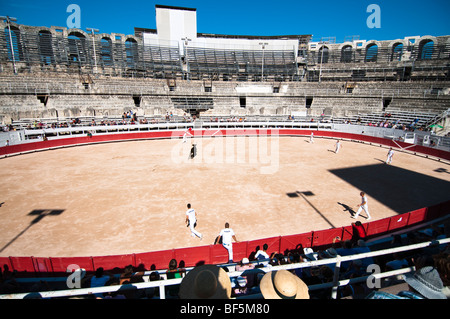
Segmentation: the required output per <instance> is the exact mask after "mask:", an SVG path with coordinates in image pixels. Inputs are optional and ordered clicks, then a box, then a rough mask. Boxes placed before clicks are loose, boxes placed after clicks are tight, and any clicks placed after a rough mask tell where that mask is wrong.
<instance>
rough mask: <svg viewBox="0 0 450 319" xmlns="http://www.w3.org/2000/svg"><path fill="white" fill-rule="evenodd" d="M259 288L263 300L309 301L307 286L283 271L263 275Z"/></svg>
mask: <svg viewBox="0 0 450 319" xmlns="http://www.w3.org/2000/svg"><path fill="white" fill-rule="evenodd" d="M259 286H260V288H261V293H262V294H263V296H264V299H309V293H308V286H307V285H306V284H305V283H304V282H303V281H302V280H301V279H300V278H298V277H297V276H295V275H294V274H292V273H291V272H289V271H287V270H284V269H281V270H278V271H271V272H268V273H267V274H265V275H264V277H263V278H262V279H261V283H260V284H259Z"/></svg>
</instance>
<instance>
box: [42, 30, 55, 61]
mask: <svg viewBox="0 0 450 319" xmlns="http://www.w3.org/2000/svg"><path fill="white" fill-rule="evenodd" d="M38 37H39V41H38V42H39V55H40V58H41V62H42V63H43V64H45V65H48V64H52V63H55V58H54V56H53V46H52V33H51V32H50V31H47V30H42V31H39V34H38Z"/></svg>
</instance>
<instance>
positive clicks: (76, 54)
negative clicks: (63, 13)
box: [67, 32, 86, 63]
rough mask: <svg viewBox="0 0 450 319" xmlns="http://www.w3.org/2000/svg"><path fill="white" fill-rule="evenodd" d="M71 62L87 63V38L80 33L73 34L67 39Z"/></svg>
mask: <svg viewBox="0 0 450 319" xmlns="http://www.w3.org/2000/svg"><path fill="white" fill-rule="evenodd" d="M67 41H68V44H69V45H68V47H69V62H75V63H81V62H86V38H85V37H84V35H83V34H82V33H80V32H71V33H69V36H68V37H67Z"/></svg>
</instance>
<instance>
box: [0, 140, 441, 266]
mask: <svg viewBox="0 0 450 319" xmlns="http://www.w3.org/2000/svg"><path fill="white" fill-rule="evenodd" d="M193 141H195V143H197V157H196V158H194V159H193V160H191V159H188V157H189V150H190V146H191V142H193ZM334 145H335V140H332V139H321V138H315V140H314V143H309V138H306V137H279V138H260V139H258V138H256V137H239V138H206V139H195V140H189V141H188V142H187V143H182V140H181V139H176V140H175V139H170V140H143V141H129V142H120V143H108V144H99V145H88V146H80V147H71V148H65V149H58V150H51V151H45V152H37V153H31V154H25V155H20V156H14V157H10V158H4V159H0V180H1V182H2V186H1V195H0V203H1V207H0V218H1V221H2V222H1V224H0V256H36V257H48V256H51V257H62V256H65V257H70V256H95V255H115V254H125V253H140V252H147V251H155V250H164V249H171V248H179V247H187V246H200V245H208V244H212V243H213V241H214V239H215V238H216V236H217V235H218V233H219V231H220V230H221V229H222V228H223V226H224V223H225V222H229V223H230V225H231V227H232V228H233V229H234V231H235V232H236V235H237V238H238V240H241V241H245V240H252V239H258V238H265V237H272V236H278V235H290V234H297V233H303V232H308V231H311V230H321V229H328V228H333V227H339V226H344V225H349V224H350V223H351V222H352V221H354V219H352V218H350V216H351V213H350V211H349V210H348V209H347V208H346V205H348V206H350V207H351V208H352V209H353V210H356V208H357V207H356V205H357V204H359V203H360V196H359V192H360V191H361V190H363V191H366V193H367V194H368V201H369V209H370V212H371V215H372V219H373V220H376V219H380V218H385V217H388V216H392V215H395V214H398V213H404V212H407V211H411V210H414V209H418V208H421V207H425V206H429V205H432V204H436V203H440V202H443V201H445V200H448V199H449V194H450V167H449V165H448V164H445V163H442V162H438V161H435V160H430V159H426V158H422V157H418V156H413V155H410V154H406V153H401V152H398V151H397V152H396V153H395V155H394V159H393V163H392V165H386V164H384V161H385V159H386V154H387V149H386V148H381V147H377V146H370V145H365V144H362V143H354V142H346V141H343V142H342V149H341V150H340V152H339V153H338V154H335V153H334ZM266 146H267V150H266ZM187 203H191V204H192V206H193V208H194V209H195V210H196V211H197V214H198V226H197V228H196V229H197V230H198V231H200V232H201V233H203V235H204V238H203V240H202V241H200V240H199V239H198V238H192V237H191V236H190V232H189V229H188V228H187V227H186V225H185V211H186V204H187ZM365 216H366V215H365V214H364V212H363V213H361V216H360V218H359V219H360V220H361V221H363V222H365V221H366V219H365Z"/></svg>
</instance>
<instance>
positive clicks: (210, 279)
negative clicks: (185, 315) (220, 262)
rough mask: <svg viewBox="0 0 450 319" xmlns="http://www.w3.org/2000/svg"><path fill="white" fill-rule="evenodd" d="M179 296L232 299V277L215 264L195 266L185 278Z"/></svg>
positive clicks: (186, 297)
mask: <svg viewBox="0 0 450 319" xmlns="http://www.w3.org/2000/svg"><path fill="white" fill-rule="evenodd" d="M179 296H180V298H181V299H230V296H231V281H230V277H229V276H228V274H227V273H226V272H225V270H223V269H222V268H220V267H217V266H215V265H202V266H198V267H195V268H194V269H192V270H191V271H189V272H188V273H187V275H186V277H184V278H183V281H182V282H181V285H180V293H179Z"/></svg>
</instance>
